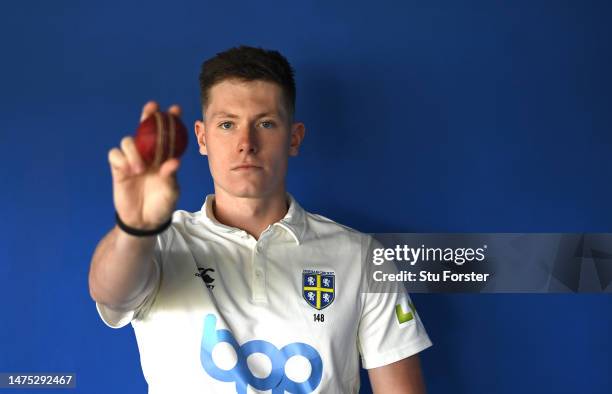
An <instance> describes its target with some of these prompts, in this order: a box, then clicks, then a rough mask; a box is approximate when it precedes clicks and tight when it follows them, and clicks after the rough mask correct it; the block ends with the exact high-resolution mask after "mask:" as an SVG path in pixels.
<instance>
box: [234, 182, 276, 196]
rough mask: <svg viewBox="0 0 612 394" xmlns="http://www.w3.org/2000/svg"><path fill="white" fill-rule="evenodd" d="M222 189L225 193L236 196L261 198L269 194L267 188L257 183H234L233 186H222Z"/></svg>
mask: <svg viewBox="0 0 612 394" xmlns="http://www.w3.org/2000/svg"><path fill="white" fill-rule="evenodd" d="M223 190H224V191H225V192H226V193H227V194H229V195H231V196H233V197H238V198H262V197H265V196H267V195H269V194H271V193H270V190H269V189H268V188H264V187H261V186H259V185H234V186H233V187H228V188H223Z"/></svg>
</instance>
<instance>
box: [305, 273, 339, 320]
mask: <svg viewBox="0 0 612 394" xmlns="http://www.w3.org/2000/svg"><path fill="white" fill-rule="evenodd" d="M335 285H336V275H335V274H334V273H333V272H326V271H314V270H304V272H302V296H303V297H304V299H305V300H306V302H307V303H308V305H310V306H311V307H313V308H315V309H316V310H321V309H325V308H327V307H328V306H330V305H331V303H332V302H334V299H335V294H336V290H335Z"/></svg>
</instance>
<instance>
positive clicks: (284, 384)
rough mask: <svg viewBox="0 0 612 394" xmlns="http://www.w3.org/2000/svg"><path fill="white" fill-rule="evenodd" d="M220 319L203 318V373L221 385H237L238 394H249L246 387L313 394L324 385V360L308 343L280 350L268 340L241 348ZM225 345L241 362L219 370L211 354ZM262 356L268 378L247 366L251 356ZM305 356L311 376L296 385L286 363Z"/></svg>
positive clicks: (291, 344) (249, 342)
mask: <svg viewBox="0 0 612 394" xmlns="http://www.w3.org/2000/svg"><path fill="white" fill-rule="evenodd" d="M216 325H217V318H216V317H215V316H214V315H211V314H209V315H207V316H206V318H205V319H204V334H203V335H202V346H201V351H200V361H201V362H202V367H204V370H206V372H207V373H208V374H209V375H210V376H211V377H212V378H214V379H217V380H220V381H222V382H235V383H236V393H237V394H246V392H247V386H251V387H253V388H255V389H257V390H262V391H265V390H272V394H284V393H285V391H287V392H289V393H301V394H302V393H303V394H307V393H311V392H313V391H314V390H315V389H316V388H317V387H318V386H319V383H321V376H322V375H323V361H322V360H321V356H320V355H319V353H318V352H317V350H316V349H315V348H313V347H312V346H310V345H307V344H305V343H300V342H295V343H290V344H289V345H286V346H284V347H283V348H281V349H278V348H277V347H276V346H274V345H273V344H271V343H270V342H267V341H262V340H257V339H256V340H253V341H248V342H245V343H243V344H242V345H239V344H238V342H237V341H236V339H235V338H234V336H233V335H232V333H231V332H230V331H229V330H217V329H216ZM222 342H225V343H227V344H229V345H230V346H231V347H233V348H234V351H235V352H236V357H237V358H238V361H237V362H236V365H235V366H234V367H233V368H232V369H221V368H219V367H218V366H217V365H216V364H215V362H214V360H213V358H212V352H213V349H214V347H215V345H217V344H218V343H222ZM255 353H261V354H264V355H265V356H267V357H268V358H269V359H270V362H271V364H272V371H271V372H270V375H268V376H267V377H265V378H258V377H256V376H254V375H253V373H252V372H251V371H250V370H249V367H248V365H247V358H248V357H249V356H250V355H251V354H255ZM294 356H302V357H304V358H306V359H307V360H308V362H309V363H310V376H309V377H308V379H306V380H305V381H304V382H295V381H293V380H291V379H290V378H289V377H288V376H287V375H286V373H285V364H286V363H287V361H289V359H290V358H291V357H294Z"/></svg>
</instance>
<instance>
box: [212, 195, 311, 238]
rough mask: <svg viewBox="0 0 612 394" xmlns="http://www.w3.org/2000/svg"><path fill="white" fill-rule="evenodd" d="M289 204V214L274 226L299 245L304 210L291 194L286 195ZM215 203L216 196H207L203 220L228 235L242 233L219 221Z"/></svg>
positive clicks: (302, 233)
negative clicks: (215, 212) (214, 207)
mask: <svg viewBox="0 0 612 394" xmlns="http://www.w3.org/2000/svg"><path fill="white" fill-rule="evenodd" d="M286 196H287V202H288V203H289V209H288V210H287V214H285V216H284V217H283V218H282V219H281V220H279V221H278V222H276V223H274V224H273V226H279V227H282V228H283V229H285V230H286V231H287V232H288V233H289V235H291V237H292V238H293V240H294V241H295V243H296V244H297V245H299V244H300V242H301V241H302V237H303V235H304V216H305V212H304V209H303V208H302V207H301V206H300V204H298V202H297V201H296V200H295V198H293V196H292V195H291V194H290V193H286ZM214 201H215V195H214V194H209V195H207V196H206V199H205V201H204V205H202V209H201V213H202V214H203V215H202V216H203V218H204V219H205V220H206V221H207V222H208V223H210V224H211V225H212V226H213V228H215V229H217V230H219V231H223V232H226V233H231V232H236V231H240V229H238V228H235V227H231V226H227V225H225V224H223V223H221V222H219V221H218V220H217V218H215V215H214V213H213V204H214Z"/></svg>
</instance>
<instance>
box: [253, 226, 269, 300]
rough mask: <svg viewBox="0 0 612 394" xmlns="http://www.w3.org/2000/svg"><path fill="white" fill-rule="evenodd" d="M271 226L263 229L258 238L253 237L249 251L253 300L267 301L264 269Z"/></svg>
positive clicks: (265, 272)
mask: <svg viewBox="0 0 612 394" xmlns="http://www.w3.org/2000/svg"><path fill="white" fill-rule="evenodd" d="M270 232H271V228H270V227H269V228H268V229H266V231H264V232H263V233H262V234H261V236H260V237H259V240H257V241H255V239H254V238H253V241H255V242H254V243H253V246H252V251H251V289H252V293H251V297H252V299H253V302H257V303H267V302H268V292H267V287H266V281H267V270H266V247H267V244H268V240H269V237H270Z"/></svg>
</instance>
